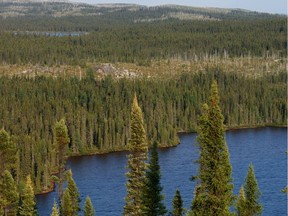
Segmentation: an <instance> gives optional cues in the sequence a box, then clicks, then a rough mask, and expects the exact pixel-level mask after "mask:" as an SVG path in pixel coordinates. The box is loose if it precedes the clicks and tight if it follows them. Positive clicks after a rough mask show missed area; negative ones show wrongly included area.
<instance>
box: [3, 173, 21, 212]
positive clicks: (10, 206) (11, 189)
mask: <svg viewBox="0 0 288 216" xmlns="http://www.w3.org/2000/svg"><path fill="white" fill-rule="evenodd" d="M1 177H2V178H1V181H0V191H1V193H0V209H1V210H0V211H3V212H5V214H4V215H6V214H7V213H8V214H9V215H15V213H16V211H15V210H16V206H17V203H18V200H19V194H18V191H17V186H16V183H15V181H14V179H13V177H12V175H11V173H10V172H9V171H8V170H5V171H4V172H3V174H2V176H1Z"/></svg>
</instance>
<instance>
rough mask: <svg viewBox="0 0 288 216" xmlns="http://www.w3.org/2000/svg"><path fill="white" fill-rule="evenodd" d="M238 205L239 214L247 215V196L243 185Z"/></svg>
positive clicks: (240, 215)
mask: <svg viewBox="0 0 288 216" xmlns="http://www.w3.org/2000/svg"><path fill="white" fill-rule="evenodd" d="M236 207H237V215H238V216H246V215H247V213H246V198H245V191H244V188H243V187H241V188H240V191H239V197H238V199H237V203H236Z"/></svg>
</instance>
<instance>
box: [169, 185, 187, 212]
mask: <svg viewBox="0 0 288 216" xmlns="http://www.w3.org/2000/svg"><path fill="white" fill-rule="evenodd" d="M184 212H185V209H184V208H183V201H182V198H181V194H180V191H179V190H178V189H177V190H176V192H175V195H174V198H173V212H172V215H173V216H183V215H184Z"/></svg>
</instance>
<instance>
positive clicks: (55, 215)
mask: <svg viewBox="0 0 288 216" xmlns="http://www.w3.org/2000/svg"><path fill="white" fill-rule="evenodd" d="M50 216H59V211H58V207H57V204H56V202H55V201H54V204H53V208H52V213H51V215H50Z"/></svg>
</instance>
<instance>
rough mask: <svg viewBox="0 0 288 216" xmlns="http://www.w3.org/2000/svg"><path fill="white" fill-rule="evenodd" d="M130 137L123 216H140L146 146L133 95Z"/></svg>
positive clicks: (136, 103) (142, 126)
mask: <svg viewBox="0 0 288 216" xmlns="http://www.w3.org/2000/svg"><path fill="white" fill-rule="evenodd" d="M130 127H131V128H130V132H131V137H130V141H129V144H128V148H129V150H130V152H131V153H130V155H129V156H128V169H129V171H128V173H127V178H128V180H127V183H126V186H127V195H126V198H125V201H126V203H125V206H124V212H123V215H131V216H134V215H141V191H142V189H143V185H144V178H145V170H146V167H147V165H146V162H145V161H146V160H147V154H148V144H147V138H146V132H145V129H144V128H145V127H144V121H143V114H142V111H141V108H140V107H139V106H138V102H137V97H136V95H135V97H134V100H133V105H132V112H131V126H130Z"/></svg>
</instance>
